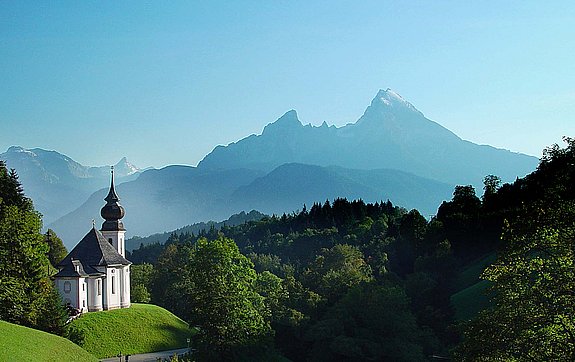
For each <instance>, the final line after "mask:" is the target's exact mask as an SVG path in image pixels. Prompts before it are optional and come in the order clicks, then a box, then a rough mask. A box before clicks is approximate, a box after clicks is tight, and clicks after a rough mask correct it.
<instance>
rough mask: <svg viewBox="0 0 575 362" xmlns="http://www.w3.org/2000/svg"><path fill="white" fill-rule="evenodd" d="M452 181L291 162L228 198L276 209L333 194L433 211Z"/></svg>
mask: <svg viewBox="0 0 575 362" xmlns="http://www.w3.org/2000/svg"><path fill="white" fill-rule="evenodd" d="M452 192H453V185H450V184H447V183H442V182H438V181H433V180H429V179H425V178H423V177H419V176H415V175H412V174H409V173H406V172H402V171H397V170H390V169H377V170H353V169H347V168H343V167H337V166H330V167H321V166H314V165H305V164H298V163H290V164H284V165H282V166H279V167H278V168H276V169H274V170H273V171H272V172H270V173H269V174H267V175H266V176H264V177H261V178H258V179H256V180H254V181H253V182H252V183H250V184H249V185H246V186H243V187H240V188H239V189H238V190H236V191H235V192H234V194H233V195H232V204H236V205H242V207H243V208H245V209H257V210H260V211H262V212H264V213H267V214H274V213H275V214H281V213H283V212H291V211H294V210H298V209H301V208H302V206H303V205H304V204H306V205H308V206H311V204H313V203H314V202H323V201H325V200H333V199H335V198H338V197H341V198H347V199H349V200H355V199H363V200H364V201H366V202H377V201H386V200H391V201H392V202H393V203H394V204H395V205H399V206H403V207H406V208H409V209H412V208H416V209H418V210H420V211H421V212H422V213H423V214H424V215H425V214H435V212H436V211H437V207H438V206H439V204H441V202H442V201H443V200H445V199H449V198H450V196H451V193H452Z"/></svg>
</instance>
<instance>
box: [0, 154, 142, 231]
mask: <svg viewBox="0 0 575 362" xmlns="http://www.w3.org/2000/svg"><path fill="white" fill-rule="evenodd" d="M0 160H4V161H5V162H6V165H7V166H8V168H13V169H15V170H16V172H17V173H18V176H19V178H20V182H21V183H22V186H23V187H24V191H25V193H26V195H27V196H28V197H30V198H31V199H32V200H33V201H34V205H35V207H36V209H37V210H38V211H40V212H41V213H42V215H43V220H44V224H45V225H47V224H48V223H50V222H52V221H54V220H56V219H58V218H60V217H62V216H63V215H65V214H67V213H68V212H70V211H73V210H75V209H76V208H77V207H78V206H80V205H81V204H82V203H83V202H84V201H85V200H86V199H87V198H88V196H90V195H91V194H92V193H93V192H94V191H96V190H99V189H100V188H102V187H104V186H105V185H106V183H107V182H108V181H106V180H109V178H110V166H101V167H89V166H84V165H81V164H79V163H78V162H76V161H74V160H73V159H71V158H70V157H68V156H66V155H63V154H61V153H58V152H56V151H47V150H43V149H41V148H34V149H24V148H22V147H19V146H12V147H10V148H8V150H7V151H6V152H4V153H2V154H0ZM114 168H115V170H116V171H115V174H116V178H117V180H118V182H124V181H128V180H132V179H135V178H136V177H137V176H138V174H139V172H140V170H139V169H138V168H137V167H136V166H134V165H132V164H130V163H129V162H128V161H127V160H126V158H125V157H124V158H122V159H121V160H120V162H118V163H117V164H116V165H114Z"/></svg>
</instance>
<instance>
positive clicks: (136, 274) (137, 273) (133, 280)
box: [130, 263, 154, 303]
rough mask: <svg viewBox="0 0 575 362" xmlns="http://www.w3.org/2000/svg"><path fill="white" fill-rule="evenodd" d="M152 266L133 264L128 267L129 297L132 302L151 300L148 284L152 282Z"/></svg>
mask: <svg viewBox="0 0 575 362" xmlns="http://www.w3.org/2000/svg"><path fill="white" fill-rule="evenodd" d="M153 272H154V266H153V265H152V264H148V263H144V264H134V265H132V266H131V268H130V299H131V302H132V303H149V302H150V300H151V295H150V291H149V290H148V286H149V285H150V284H151V282H152V275H153Z"/></svg>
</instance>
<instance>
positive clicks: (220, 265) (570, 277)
mask: <svg viewBox="0 0 575 362" xmlns="http://www.w3.org/2000/svg"><path fill="white" fill-rule="evenodd" d="M564 141H565V143H566V147H565V148H561V147H559V146H558V145H553V146H551V147H549V148H547V149H546V150H545V151H544V156H543V158H542V159H541V162H540V164H539V166H538V168H537V169H536V170H535V171H534V172H533V173H531V174H529V175H527V176H526V177H524V178H520V179H517V180H516V181H515V182H513V183H510V184H502V183H501V180H500V179H499V178H498V177H497V176H495V175H488V176H486V177H485V179H484V189H483V190H482V191H483V193H482V195H481V196H478V195H477V194H476V190H475V189H474V188H473V187H472V186H456V187H455V189H454V192H453V198H452V199H451V200H450V201H445V202H443V203H442V204H441V205H440V206H439V208H438V211H437V214H436V215H435V216H433V217H431V218H430V219H429V220H428V219H426V218H425V217H424V216H423V215H421V214H420V213H419V212H418V211H417V210H410V211H409V210H406V209H403V208H401V207H399V206H395V205H393V204H392V203H391V202H389V201H385V202H378V203H374V204H372V203H365V202H363V201H362V200H353V201H349V200H346V199H336V200H333V201H332V202H330V201H329V200H328V201H325V202H323V203H316V204H314V205H311V207H310V208H309V209H308V208H307V207H306V205H303V208H302V210H301V211H298V212H294V213H292V214H289V215H287V214H284V215H281V216H276V215H274V216H271V217H268V218H264V219H263V220H261V221H252V222H247V223H244V224H242V225H238V226H234V227H226V226H223V227H221V228H220V229H219V230H217V229H215V228H211V229H210V230H204V231H202V232H200V233H199V234H198V235H195V234H190V233H185V234H175V233H174V234H172V235H171V236H170V238H169V239H168V241H167V242H166V243H165V244H164V245H160V244H153V245H147V246H141V247H140V249H137V250H134V251H133V253H132V254H131V255H130V256H129V258H130V260H132V261H133V262H134V263H136V264H138V265H134V266H133V270H134V271H133V281H132V283H133V285H134V292H135V293H134V295H133V298H135V299H136V300H139V301H143V302H151V303H155V304H158V305H160V306H163V307H165V308H167V309H169V310H171V311H172V312H174V313H175V314H176V315H178V316H180V317H182V318H183V319H185V320H187V321H189V322H190V324H191V325H196V326H198V327H199V330H200V333H199V334H198V336H197V341H195V342H196V346H197V349H198V353H197V356H199V357H200V358H206V359H218V358H229V359H236V358H239V357H240V356H242V355H244V354H245V355H247V356H252V357H253V356H258V355H260V356H261V355H262V353H263V355H266V353H278V354H279V355H281V356H285V357H286V358H288V359H290V360H294V361H300V360H326V361H327V360H366V361H369V360H385V361H422V360H433V359H444V358H449V359H455V360H462V361H467V360H469V361H476V360H519V361H521V360H573V358H575V274H574V260H575V255H574V253H575V243H574V238H573V231H574V226H575V224H574V223H575V217H574V216H575V208H574V196H575V190H574V187H573V185H574V182H575V177H574V176H575V141H574V140H573V139H570V138H564ZM490 255H493V257H494V258H495V261H494V262H493V263H492V264H491V265H489V266H488V267H487V268H486V269H485V270H484V271H483V273H482V274H481V276H480V277H481V279H483V280H484V281H485V282H484V284H483V285H486V286H487V288H485V290H484V294H485V295H486V299H487V298H488V299H487V300H488V302H487V307H486V308H483V307H482V306H480V305H476V306H473V305H471V306H469V307H470V308H471V309H473V308H475V309H483V310H481V311H480V312H479V313H474V318H472V319H461V318H460V319H457V318H456V314H455V310H454V305H453V302H452V298H451V297H452V296H453V295H454V293H456V292H457V291H458V288H460V286H459V285H458V284H460V279H461V278H460V276H461V273H462V272H463V271H464V270H465V269H466V267H468V266H469V265H471V264H473V263H474V262H476V261H477V260H480V259H482V258H485V257H486V256H487V257H488V256H490ZM478 281H479V280H478ZM468 302H469V303H471V304H473V303H475V304H478V303H480V300H476V301H475V300H470V301H468Z"/></svg>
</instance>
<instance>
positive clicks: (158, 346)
mask: <svg viewBox="0 0 575 362" xmlns="http://www.w3.org/2000/svg"><path fill="white" fill-rule="evenodd" d="M71 329H72V331H73V333H74V334H75V335H81V336H83V344H82V347H83V348H84V349H85V350H87V351H88V352H90V353H92V354H93V355H95V356H97V357H99V358H104V357H113V356H116V355H118V354H119V353H120V352H121V353H122V354H124V355H125V354H137V353H148V352H155V351H163V350H168V349H176V348H183V347H186V346H187V341H186V340H187V339H188V338H190V337H191V335H192V334H193V333H194V330H193V329H190V328H189V327H188V324H187V323H186V322H184V321H183V320H181V319H179V318H178V317H176V316H175V315H173V314H172V313H170V312H168V311H167V310H165V309H163V308H161V307H158V306H155V305H151V304H132V306H131V307H130V308H125V309H116V310H110V311H102V312H91V313H87V314H84V315H82V316H81V317H80V318H78V319H75V320H73V321H72V322H71Z"/></svg>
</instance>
